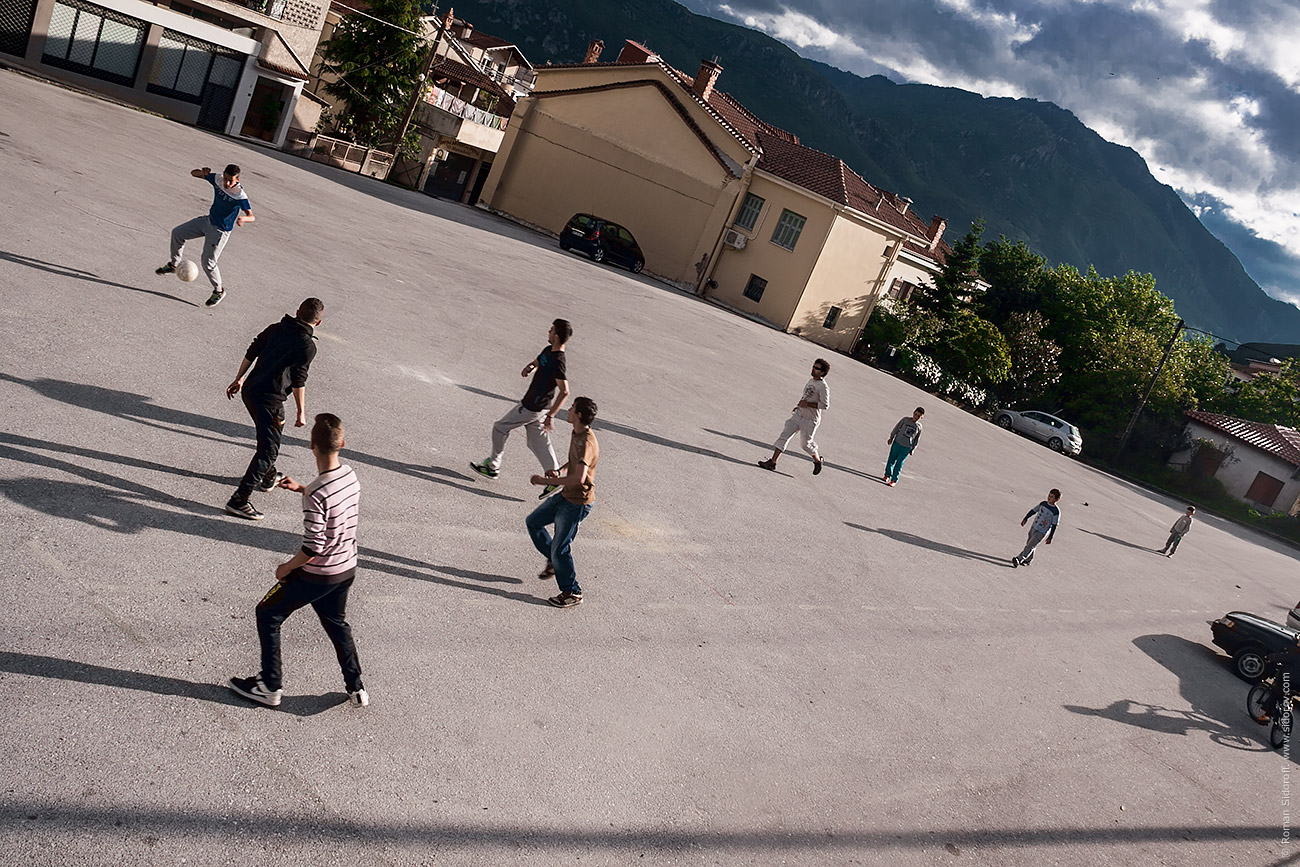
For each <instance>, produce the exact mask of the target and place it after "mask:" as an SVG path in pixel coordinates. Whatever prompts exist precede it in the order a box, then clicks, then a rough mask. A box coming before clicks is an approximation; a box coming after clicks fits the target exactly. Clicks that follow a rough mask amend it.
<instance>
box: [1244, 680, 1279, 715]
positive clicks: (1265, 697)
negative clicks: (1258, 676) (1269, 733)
mask: <svg viewBox="0 0 1300 867" xmlns="http://www.w3.org/2000/svg"><path fill="white" fill-rule="evenodd" d="M1276 703H1277V702H1276V701H1274V699H1273V685H1272V684H1270V683H1257V684H1255V685H1254V686H1252V687H1251V688H1250V691H1249V692H1247V693H1246V713H1248V714H1250V718H1251V719H1253V720H1254V721H1255V722H1257V723H1259V724H1260V725H1268V721H1269V720H1270V719H1272V718H1273V705H1275V704H1276Z"/></svg>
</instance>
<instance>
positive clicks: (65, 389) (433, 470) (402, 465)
mask: <svg viewBox="0 0 1300 867" xmlns="http://www.w3.org/2000/svg"><path fill="white" fill-rule="evenodd" d="M0 382H12V383H15V384H16V385H23V386H26V387H28V388H30V389H32V390H33V391H35V392H36V393H38V394H40V395H43V396H44V397H46V398H48V399H50V400H56V401H59V402H60V403H66V404H69V405H71V406H79V407H82V408H84V409H90V410H94V411H96V412H102V413H106V414H108V415H112V416H116V417H118V418H124V419H127V420H129V421H134V422H137V423H139V424H142V425H145V426H146V427H152V428H157V429H159V430H165V431H168V432H170V433H179V434H182V435H185V436H191V437H196V438H198V439H206V440H210V441H213V442H220V443H229V442H230V441H231V440H232V439H234V440H238V441H239V442H238V443H236V444H237V445H244V446H247V447H249V448H251V447H252V446H253V444H254V441H255V432H254V430H253V426H252V425H251V424H241V423H239V422H233V421H228V420H226V419H220V418H213V417H211V416H206V415H200V414H199V413H196V412H188V411H186V410H180V409H172V408H170V407H166V406H162V405H160V404H156V403H154V402H153V401H152V399H150V398H149V397H147V396H145V395H143V394H133V393H131V392H128V391H119V390H117V389H113V388H104V387H102V386H98V385H86V384H83V383H79V382H66V381H64V380H60V379H21V378H19V377H16V376H12V375H10V374H6V373H0ZM204 432H206V433H204ZM209 433H211V434H217V436H209V435H208V434H209ZM29 442H32V443H35V442H36V441H29ZM285 442H288V443H292V442H296V440H293V439H291V438H288V437H286V438H285ZM31 447H32V448H44V446H37V445H32V446H31ZM54 448H58V449H62V450H71V449H72V448H73V447H71V446H55V447H54ZM87 456H89V455H87ZM96 457H100V458H101V459H104V460H110V459H111V458H110V457H107V456H104V455H102V453H101V454H100V455H97V456H96ZM343 459H344V461H345V462H346V463H357V464H364V465H366V466H372V467H377V468H379V469H383V470H388V471H389V472H393V473H397V474H399V475H404V476H414V477H415V478H418V479H421V480H423V481H427V482H433V483H434V484H438V485H444V486H446V487H449V488H455V489H456V490H458V491H461V492H463V493H467V494H473V495H474V496H476V497H486V498H488V499H492V500H507V501H509V502H512V503H522V502H525V501H524V500H522V499H520V498H519V497H511V496H507V495H505V494H498V493H496V492H495V491H486V490H484V489H482V488H480V487H475V486H473V485H472V484H470V483H471V482H472V481H473V480H472V479H471V478H470V477H469V476H466V475H462V474H459V473H456V472H455V471H453V470H448V469H446V468H443V467H434V466H426V465H421V464H413V463H409V462H407V461H401V460H396V459H393V458H385V457H380V456H378V455H371V454H366V453H365V452H362V451H357V450H356V449H352V448H348V449H345V450H344V451H343ZM133 460H134V459H128V458H120V456H119V460H118V461H117V462H118V463H122V464H125V465H128V466H141V465H140V464H136V463H132V461H133ZM142 468H146V469H163V467H162V466H161V465H153V466H150V467H142ZM241 469H242V468H241ZM173 472H175V473H176V474H177V475H197V474H193V473H189V472H187V471H184V470H177V469H175V468H173ZM241 475H242V472H241ZM199 477H200V478H211V477H203V476H199Z"/></svg>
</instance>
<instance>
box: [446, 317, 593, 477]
mask: <svg viewBox="0 0 1300 867" xmlns="http://www.w3.org/2000/svg"><path fill="white" fill-rule="evenodd" d="M572 336H573V326H572V325H570V324H569V321H568V320H567V319H557V320H555V321H554V322H553V323H551V330H550V331H548V332H547V334H546V337H547V341H548V342H547V346H546V348H545V349H543V350H542V351H541V352H540V353H538V355H537V358H535V359H533V360H532V361H530V362H529V363H528V364H527V366H525V367H524V369H523V370H522V371H520V374H519V375H520V376H522V377H525V378H527V377H528V376H530V375H531V376H532V377H533V381H532V382H531V383H530V384H529V386H528V391H527V392H526V393H525V394H524V398H523V400H521V401H520V402H519V404H518V405H517V406H516V407H515V408H514V409H512V410H510V411H509V412H508V413H506V414H505V415H503V416H502V417H501V418H500V419H498V420H497V422H496V424H494V425H492V454H491V456H490V457H488V458H487V459H486V460H484V461H483V462H482V463H479V464H476V463H474V462H473V461H470V466H471V467H472V468H473V469H474V472H476V473H478V474H479V475H481V476H484V477H486V478H489V479H495V478H496V477H497V476H499V475H500V474H501V456H502V455H503V454H505V450H506V439H507V438H509V436H510V432H511V431H512V430H514V429H516V428H523V429H524V433H525V435H526V436H527V437H528V448H529V449H531V450H532V452H533V454H534V455H536V456H537V461H538V463H540V464H541V465H542V472H543V473H544V474H546V475H551V474H555V475H556V477H557V478H558V476H559V469H560V462H559V461H558V460H556V458H555V448H554V447H553V446H552V445H551V431H552V430H553V429H554V427H555V414H556V413H558V412H559V411H560V407H562V406H564V401H565V399H567V398H568V396H569V381H568V370H567V364H566V361H565V359H566V356H565V354H564V347H565V345H566V344H567V343H568V342H569V338H570V337H572ZM555 490H556V485H546V486H545V487H544V488H543V489H542V494H541V497H539V499H543V500H544V499H546V498H547V497H548V496H550V495H551V494H553V493H554V492H555Z"/></svg>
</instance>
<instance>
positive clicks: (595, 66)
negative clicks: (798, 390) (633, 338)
mask: <svg viewBox="0 0 1300 867" xmlns="http://www.w3.org/2000/svg"><path fill="white" fill-rule="evenodd" d="M593 49H595V46H593ZM596 54H597V52H596V50H593V51H591V52H589V53H588V62H585V63H582V64H573V65H565V66H546V67H542V68H541V69H539V70H538V77H537V86H536V89H535V91H534V93H533V95H532V96H531V97H529V98H527V99H524V100H523V101H521V102H520V104H519V105H518V106H517V107H516V109H515V114H514V117H513V119H512V122H511V124H510V127H509V128H508V129H507V130H506V134H505V140H504V142H503V143H502V145H501V152H500V155H499V157H498V159H497V161H496V162H495V164H494V166H493V170H492V173H491V175H490V176H489V178H488V181H487V185H486V187H485V188H484V191H483V199H484V201H485V203H486V204H487V206H488V207H489V208H491V209H492V210H495V211H498V212H500V213H503V214H506V215H508V216H510V217H513V218H515V219H517V220H520V221H522V222H525V223H528V224H531V225H534V226H537V227H540V228H541V229H543V230H545V231H548V232H551V233H556V234H558V233H559V231H560V230H561V229H562V228H563V227H564V224H565V223H566V222H567V220H568V219H569V218H570V217H571V216H573V214H575V213H590V214H596V215H598V216H600V217H604V218H606V219H609V220H613V221H615V222H617V223H620V224H622V225H624V226H626V227H627V228H628V229H629V230H630V231H631V232H632V234H633V235H635V237H636V239H637V241H638V243H639V245H640V247H641V249H642V252H643V254H644V256H645V270H646V271H648V272H650V273H652V274H655V275H656V276H659V277H661V278H663V279H666V280H668V281H670V282H673V283H675V284H678V285H680V286H683V287H688V288H691V289H693V290H695V291H697V292H701V293H703V294H705V295H706V296H707V297H709V298H710V299H712V300H714V301H716V302H717V303H719V304H723V305H725V306H727V307H730V308H732V309H734V310H736V311H737V312H740V313H743V314H746V315H749V316H753V317H755V318H757V319H760V320H762V321H764V322H767V323H769V324H771V325H773V326H775V327H777V328H780V329H782V330H786V331H790V332H793V333H796V334H801V335H803V336H805V337H807V338H809V339H811V340H814V341H816V342H818V343H821V344H823V345H825V346H828V347H831V348H834V349H839V350H843V351H848V350H849V349H851V348H852V346H853V343H854V341H855V340H856V337H857V335H858V333H859V332H860V331H861V328H862V326H863V325H864V324H865V323H866V320H867V318H868V317H869V316H870V315H871V311H872V310H873V309H874V308H875V306H876V304H877V303H879V302H880V301H882V300H883V299H887V298H888V297H889V296H890V295H891V294H893V295H894V296H895V297H897V296H899V295H902V294H905V293H906V292H908V291H910V287H914V286H916V285H919V284H920V283H923V282H928V280H929V278H930V276H931V275H932V274H934V273H935V272H936V271H937V270H938V269H939V267H940V266H941V262H942V257H943V255H944V252H945V250H946V249H947V248H946V246H945V245H944V243H943V231H944V228H945V223H944V221H943V220H942V219H941V218H938V217H936V218H934V219H933V220H931V221H929V222H926V221H923V220H921V219H920V218H919V217H918V216H917V215H916V214H915V213H914V212H912V211H911V210H910V207H909V206H910V202H909V200H907V199H904V198H900V197H898V196H896V195H894V194H892V193H888V192H884V191H882V190H878V189H876V188H875V187H873V186H872V185H871V184H869V183H867V182H866V181H865V180H863V179H862V178H861V177H859V176H858V175H857V174H856V173H854V172H853V170H852V169H850V168H849V167H848V166H847V165H845V164H844V162H843V161H842V160H840V159H838V158H837V157H834V156H831V155H829V154H823V153H820V152H818V151H815V150H813V149H811V148H808V147H805V146H803V145H802V144H800V143H799V140H798V137H797V136H795V135H793V134H791V133H789V132H786V131H784V130H781V129H777V128H776V127H773V126H771V125H769V124H766V123H764V122H763V121H762V120H760V119H759V118H757V117H755V116H754V115H753V114H752V113H750V112H749V111H748V110H747V109H745V107H744V106H743V105H741V104H740V103H739V102H737V101H736V100H735V99H734V98H732V97H731V96H730V95H729V94H726V93H724V92H722V91H720V90H718V89H717V88H716V86H715V85H716V82H717V80H718V77H719V75H720V73H721V71H722V68H721V67H720V66H719V65H718V64H717V63H714V62H710V61H705V62H704V63H702V64H701V67H700V71H699V73H698V74H697V75H696V76H695V77H693V78H692V77H690V76H686V75H684V74H682V73H680V72H678V71H677V70H675V69H673V68H672V67H670V66H668V65H667V64H665V63H664V62H663V61H662V60H661V59H660V58H659V57H658V56H657V55H655V54H654V53H653V52H651V51H650V50H649V49H647V48H645V47H644V46H641V45H638V44H637V43H634V42H628V43H626V44H625V45H624V47H623V50H622V52H621V53H620V55H619V59H618V60H617V61H616V62H614V63H600V62H597V60H596Z"/></svg>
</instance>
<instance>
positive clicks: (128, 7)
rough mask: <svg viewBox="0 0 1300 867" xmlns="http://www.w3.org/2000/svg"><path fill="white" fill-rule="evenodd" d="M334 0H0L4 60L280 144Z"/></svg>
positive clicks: (218, 128) (165, 112)
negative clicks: (94, 0)
mask: <svg viewBox="0 0 1300 867" xmlns="http://www.w3.org/2000/svg"><path fill="white" fill-rule="evenodd" d="M326 3H327V0H319V2H313V0H243V2H230V0H157V2H145V0H100V2H98V3H89V2H85V0H0V60H3V61H4V62H6V63H10V64H13V65H15V66H19V67H23V68H27V69H30V70H32V71H33V72H37V73H39V74H40V75H43V76H46V77H49V78H55V79H59V80H62V81H66V82H68V83H70V84H76V85H78V86H81V87H84V88H86V89H87V90H94V91H98V92H100V93H105V94H107V95H109V96H112V97H114V98H116V99H119V100H121V101H123V102H128V103H132V104H135V105H139V106H142V107H144V108H148V109H150V110H152V111H156V112H158V113H160V114H163V115H166V116H167V117H170V118H174V119H176V120H179V121H183V122H185V123H192V124H196V125H198V126H200V127H203V128H204V129H210V130H213V131H216V132H222V133H226V134H229V135H234V136H240V137H243V138H247V139H250V140H254V141H261V142H266V143H269V144H272V145H275V146H276V147H279V146H281V145H282V144H283V143H284V140H285V136H286V134H287V132H288V129H289V127H290V125H291V124H292V123H293V121H294V116H295V113H297V112H299V111H307V112H308V113H309V114H310V113H311V112H312V111H314V108H312V107H310V104H308V106H303V107H302V108H300V106H299V102H300V99H299V97H300V95H301V93H302V88H303V85H304V83H305V82H306V80H307V73H308V70H307V62H308V61H310V59H311V56H312V53H313V52H314V51H315V49H316V41H317V39H318V38H319V36H320V28H321V24H322V22H323V21H324V19H325V5H326ZM303 102H307V101H303Z"/></svg>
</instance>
